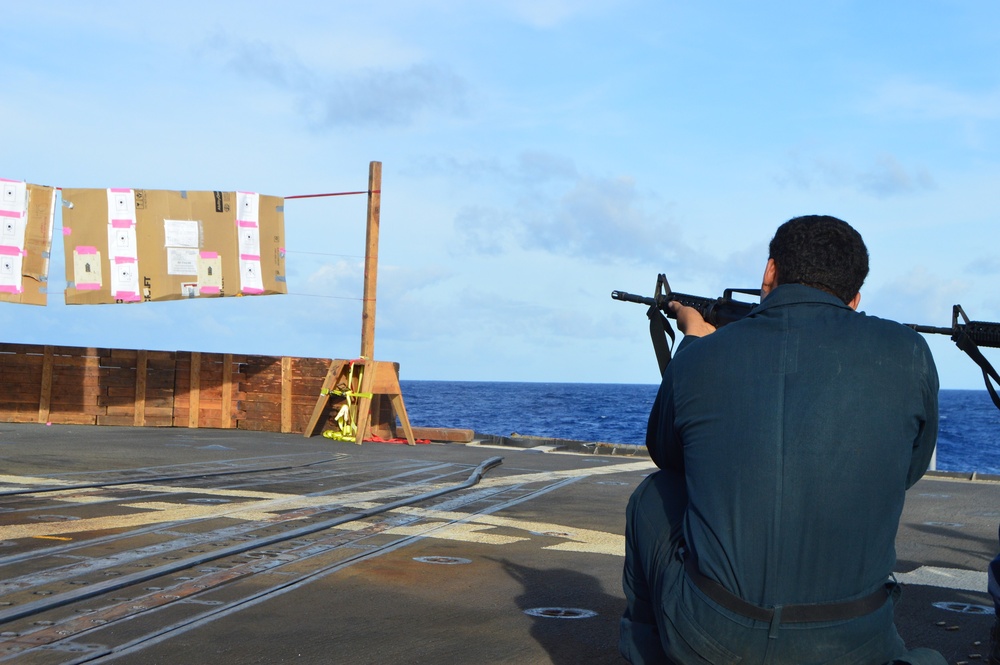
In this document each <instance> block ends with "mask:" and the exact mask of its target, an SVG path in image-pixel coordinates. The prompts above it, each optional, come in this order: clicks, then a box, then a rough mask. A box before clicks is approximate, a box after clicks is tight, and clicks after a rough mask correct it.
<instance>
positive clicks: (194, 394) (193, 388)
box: [188, 351, 201, 428]
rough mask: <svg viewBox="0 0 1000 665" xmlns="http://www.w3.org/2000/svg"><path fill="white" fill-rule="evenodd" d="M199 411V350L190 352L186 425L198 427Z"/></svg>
mask: <svg viewBox="0 0 1000 665" xmlns="http://www.w3.org/2000/svg"><path fill="white" fill-rule="evenodd" d="M200 412H201V352H200V351H194V352H192V353H191V381H190V383H189V385H188V427H191V428H197V427H198V421H199V419H198V416H199V415H200Z"/></svg>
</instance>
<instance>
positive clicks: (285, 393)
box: [281, 356, 292, 434]
mask: <svg viewBox="0 0 1000 665" xmlns="http://www.w3.org/2000/svg"><path fill="white" fill-rule="evenodd" d="M281 431H282V432H283V433H285V434H287V433H288V432H291V431H292V359H291V358H290V357H288V356H282V358H281Z"/></svg>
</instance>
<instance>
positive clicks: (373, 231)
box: [361, 162, 382, 359]
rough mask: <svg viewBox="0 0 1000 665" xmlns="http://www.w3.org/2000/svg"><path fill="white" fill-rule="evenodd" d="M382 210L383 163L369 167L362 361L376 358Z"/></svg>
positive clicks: (362, 310)
mask: <svg viewBox="0 0 1000 665" xmlns="http://www.w3.org/2000/svg"><path fill="white" fill-rule="evenodd" d="M381 207H382V162H371V163H370V164H369V165H368V229H367V231H366V233H365V285H364V294H363V296H362V297H363V299H364V300H363V305H362V309H361V357H362V358H369V359H371V358H374V357H375V290H376V289H375V287H376V282H377V281H378V225H379V214H380V211H381Z"/></svg>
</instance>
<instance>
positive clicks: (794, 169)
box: [777, 153, 936, 198]
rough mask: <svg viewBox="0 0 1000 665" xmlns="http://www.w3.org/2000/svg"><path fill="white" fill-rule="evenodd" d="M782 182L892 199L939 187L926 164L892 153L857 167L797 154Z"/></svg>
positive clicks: (780, 177)
mask: <svg viewBox="0 0 1000 665" xmlns="http://www.w3.org/2000/svg"><path fill="white" fill-rule="evenodd" d="M777 181H778V183H779V184H781V185H783V186H786V187H796V188H799V189H812V188H814V187H816V188H832V189H849V190H854V191H858V192H861V193H863V194H867V195H869V196H874V197H876V198H888V197H892V196H901V195H905V194H912V193H916V192H922V191H927V190H931V189H934V188H935V186H936V185H935V182H934V178H933V177H932V176H931V174H930V172H929V171H928V170H927V169H926V168H924V167H922V166H915V167H914V166H911V167H908V166H904V165H903V164H901V163H900V162H899V160H898V159H896V157H895V156H893V155H890V154H881V155H878V156H876V157H875V158H874V160H873V162H872V163H870V164H868V165H867V166H860V167H859V166H855V165H852V164H849V163H846V162H844V161H840V160H837V159H831V158H827V157H822V156H803V155H801V154H799V153H793V154H792V155H791V157H790V164H789V165H788V167H787V168H786V170H785V172H784V173H782V174H781V175H780V176H778V177H777Z"/></svg>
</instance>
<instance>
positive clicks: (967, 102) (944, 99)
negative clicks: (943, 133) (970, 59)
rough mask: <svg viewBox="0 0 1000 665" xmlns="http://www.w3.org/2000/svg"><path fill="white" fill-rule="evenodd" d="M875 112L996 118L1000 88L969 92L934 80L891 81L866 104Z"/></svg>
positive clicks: (936, 117) (949, 117) (961, 117)
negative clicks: (934, 82) (937, 83)
mask: <svg viewBox="0 0 1000 665" xmlns="http://www.w3.org/2000/svg"><path fill="white" fill-rule="evenodd" d="M864 109H865V110H866V111H868V112H871V113H877V114H880V115H886V116H891V117H894V118H897V117H899V116H900V115H903V116H908V117H912V118H918V119H930V120H939V119H960V120H996V119H998V118H1000V89H996V90H985V91H978V92H967V91H962V90H956V89H953V88H948V87H945V86H940V85H935V84H931V83H919V82H915V81H891V82H888V83H886V84H884V85H883V86H882V87H881V88H879V89H878V90H877V91H875V93H874V95H872V97H871V98H870V99H869V100H868V101H867V102H866V103H865V104H864Z"/></svg>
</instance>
